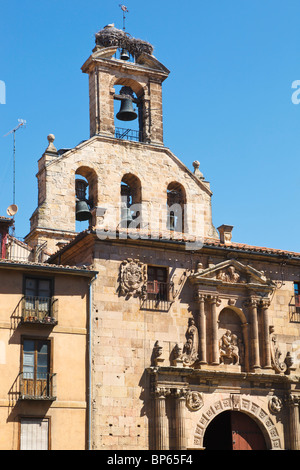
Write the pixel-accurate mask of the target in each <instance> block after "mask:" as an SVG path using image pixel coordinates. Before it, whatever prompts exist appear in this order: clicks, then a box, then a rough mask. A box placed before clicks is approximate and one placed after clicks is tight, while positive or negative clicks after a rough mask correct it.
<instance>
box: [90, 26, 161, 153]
mask: <svg viewBox="0 0 300 470" xmlns="http://www.w3.org/2000/svg"><path fill="white" fill-rule="evenodd" d="M152 53H153V47H152V45H151V44H149V43H148V42H145V41H141V40H139V39H135V38H133V37H131V36H130V35H128V34H127V33H125V32H124V31H122V30H119V29H116V28H115V27H114V25H108V26H106V27H104V28H103V29H102V30H101V31H99V32H98V33H97V34H96V46H95V48H94V49H93V53H92V55H91V56H90V57H89V58H88V60H87V61H86V62H85V63H84V65H83V66H82V71H83V72H84V73H87V74H88V75H89V92H90V136H91V137H92V136H94V135H105V136H111V137H115V136H116V125H115V122H114V121H115V119H114V100H118V101H120V102H121V103H122V104H121V106H122V105H123V106H125V107H126V106H127V105H129V106H130V101H131V102H132V105H133V106H134V105H135V106H136V108H137V113H136V114H137V115H138V116H137V118H138V124H139V130H138V133H137V137H136V140H137V141H139V142H144V143H152V144H156V145H163V119H162V82H163V81H164V80H165V79H166V78H167V77H168V74H169V70H168V69H167V68H166V67H164V65H162V64H161V63H160V62H159V61H158V60H157V59H156V58H155V57H154V56H153V55H152ZM116 85H122V88H121V90H120V93H116V90H115V87H116ZM124 101H125V103H124ZM132 109H133V108H132ZM130 112H132V111H130ZM133 119H134V116H133ZM126 120H127V119H126ZM128 120H130V118H129V119H128ZM120 127H121V126H120ZM123 127H124V126H123ZM127 127H128V126H127Z"/></svg>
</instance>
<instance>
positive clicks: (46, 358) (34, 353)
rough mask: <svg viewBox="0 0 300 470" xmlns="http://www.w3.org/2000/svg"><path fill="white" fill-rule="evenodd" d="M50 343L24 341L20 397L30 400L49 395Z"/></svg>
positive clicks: (31, 340)
mask: <svg viewBox="0 0 300 470" xmlns="http://www.w3.org/2000/svg"><path fill="white" fill-rule="evenodd" d="M49 372H50V341H47V340H46V341H45V340H40V339H24V341H23V370H22V384H23V387H22V395H23V396H25V397H28V398H32V399H41V398H46V397H49V396H50V395H51V390H49V388H50V383H51V382H50V380H49V377H50V374H49Z"/></svg>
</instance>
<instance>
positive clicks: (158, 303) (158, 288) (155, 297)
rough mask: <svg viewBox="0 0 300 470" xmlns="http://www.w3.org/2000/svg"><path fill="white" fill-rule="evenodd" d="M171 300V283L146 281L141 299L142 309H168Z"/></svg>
mask: <svg viewBox="0 0 300 470" xmlns="http://www.w3.org/2000/svg"><path fill="white" fill-rule="evenodd" d="M173 302H174V300H173V283H169V282H160V281H147V291H146V293H145V296H144V298H143V299H142V300H141V308H142V309H144V310H161V311H168V310H169V308H170V306H171V305H172V303H173Z"/></svg>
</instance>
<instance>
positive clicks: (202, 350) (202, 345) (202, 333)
mask: <svg viewBox="0 0 300 470" xmlns="http://www.w3.org/2000/svg"><path fill="white" fill-rule="evenodd" d="M198 301H199V318H198V332H199V362H200V364H206V363H207V361H206V317H205V295H203V294H199V295H198Z"/></svg>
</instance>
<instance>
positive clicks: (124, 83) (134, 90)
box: [114, 78, 144, 142]
mask: <svg viewBox="0 0 300 470" xmlns="http://www.w3.org/2000/svg"><path fill="white" fill-rule="evenodd" d="M114 88H115V94H114V121H115V137H116V138H117V139H123V140H133V141H136V142H143V141H144V92H143V89H142V87H141V86H140V85H139V84H138V83H137V82H135V81H134V80H131V79H124V78H123V79H118V80H117V82H116V83H115V85H114Z"/></svg>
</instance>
